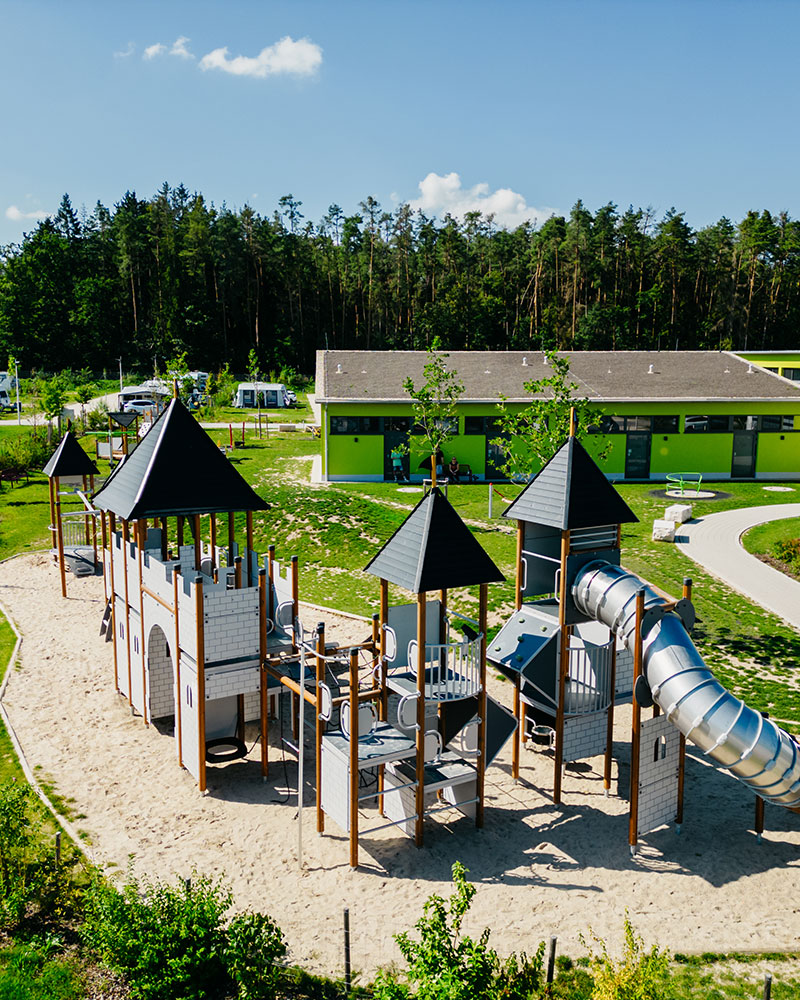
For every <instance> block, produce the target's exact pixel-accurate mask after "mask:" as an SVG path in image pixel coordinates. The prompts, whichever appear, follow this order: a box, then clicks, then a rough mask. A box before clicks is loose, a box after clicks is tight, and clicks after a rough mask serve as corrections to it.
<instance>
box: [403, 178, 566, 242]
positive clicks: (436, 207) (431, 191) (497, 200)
mask: <svg viewBox="0 0 800 1000" xmlns="http://www.w3.org/2000/svg"><path fill="white" fill-rule="evenodd" d="M419 190H420V197H419V198H415V199H414V200H412V202H411V207H412V208H413V209H414V210H416V209H422V211H423V212H424V213H425V214H426V215H438V216H443V215H445V214H446V213H447V212H449V213H450V215H452V216H454V217H455V218H463V216H464V215H466V213H467V212H480V213H481V214H483V215H493V216H494V220H495V222H496V223H497V224H498V225H499V226H505V227H507V228H509V229H513V228H514V227H516V226H519V225H521V224H522V223H523V222H533V223H536V224H537V225H538V224H541V223H542V222H544V221H545V220H546V219H549V218H550V216H551V215H553V214H555V209H552V208H534V207H533V206H532V205H528V204H527V202H526V201H525V196H524V195H521V194H517V192H516V191H512V190H511V189H510V188H497V190H495V191H490V190H489V185H488V184H486V183H485V182H483V183H480V184H475V185H473V187H471V188H464V187H462V186H461V176H460V175H459V174H457V173H455V172H452V173H449V174H444V175H441V174H437V173H434V172H433V171H431V173H429V174H428V176H427V177H426V178H425V179H424V180H421V181H420V182H419Z"/></svg>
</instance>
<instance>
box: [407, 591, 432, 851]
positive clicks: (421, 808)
mask: <svg viewBox="0 0 800 1000" xmlns="http://www.w3.org/2000/svg"><path fill="white" fill-rule="evenodd" d="M427 610H428V606H427V594H426V593H425V591H422V593H420V594H417V735H416V749H417V759H416V779H417V794H416V812H417V818H416V821H415V824H414V843H415V844H416V845H417V847H422V824H423V820H424V816H425V652H426V650H425V636H426V629H427V622H426V613H427ZM409 666H411V664H409Z"/></svg>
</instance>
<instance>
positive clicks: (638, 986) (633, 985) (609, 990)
mask: <svg viewBox="0 0 800 1000" xmlns="http://www.w3.org/2000/svg"><path fill="white" fill-rule="evenodd" d="M624 927H625V944H624V946H623V950H622V958H621V959H620V960H619V961H615V960H614V959H613V958H612V957H611V956H610V955H609V954H608V949H607V948H606V944H605V942H604V941H602V940H601V939H600V938H598V937H597V936H595V935H592V939H593V941H594V942H595V944H596V945H598V946H599V949H600V951H599V954H597V955H592V972H593V974H594V992H593V993H592V1000H669V997H670V996H671V995H672V994H671V991H670V990H669V984H668V980H669V953H668V952H666V951H660V950H659V949H658V947H656V945H653V946H652V947H651V948H650V949H649V950H645V946H644V941H643V939H642V938H641V937H640V936H639V935H638V934H637V933H636V932H635V931H634V929H633V925H632V924H631V922H630V919H629V918H628V914H627V913H626V914H625V924H624Z"/></svg>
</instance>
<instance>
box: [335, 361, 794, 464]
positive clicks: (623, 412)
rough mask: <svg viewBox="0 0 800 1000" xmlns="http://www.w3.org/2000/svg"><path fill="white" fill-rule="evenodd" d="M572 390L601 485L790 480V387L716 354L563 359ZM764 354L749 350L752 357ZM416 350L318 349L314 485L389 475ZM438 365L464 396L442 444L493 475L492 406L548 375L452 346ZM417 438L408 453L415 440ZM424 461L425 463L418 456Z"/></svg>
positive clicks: (416, 375) (756, 367) (527, 364)
mask: <svg viewBox="0 0 800 1000" xmlns="http://www.w3.org/2000/svg"><path fill="white" fill-rule="evenodd" d="M563 356H564V357H568V358H569V361H570V378H571V380H572V381H573V382H574V383H576V384H577V387H578V388H577V389H576V390H575V393H576V395H577V396H584V397H586V398H587V399H588V400H590V402H592V403H593V404H594V405H596V406H597V407H598V409H599V410H600V411H601V413H602V414H603V419H602V420H601V421H600V422H599V426H598V433H597V434H590V435H589V436H588V437H587V438H586V439H585V442H584V443H585V445H586V447H587V450H588V451H589V452H590V453H592V454H593V455H594V456H597V454H598V452H600V451H601V450H603V449H607V453H606V456H605V458H604V459H603V460H602V462H601V467H602V468H603V469H604V471H605V473H606V475H607V476H608V477H609V479H612V480H662V481H663V480H665V479H666V477H667V475H668V474H671V473H680V472H699V473H702V474H703V476H704V477H708V478H712V479H789V480H793V479H800V382H795V381H793V380H791V379H789V378H784V377H782V376H780V375H778V374H775V373H773V372H769V371H767V370H765V368H763V367H760V364H761V362H760V361H759V362H756V361H752V362H751V361H749V360H747V359H745V358H742V357H741V356H739V355H736V354H732V353H730V352H727V351H661V352H655V351H575V352H571V353H570V352H565V353H564V354H563ZM763 357H765V355H763V354H760V355H759V358H763ZM427 360H428V355H427V353H426V352H424V351H318V352H317V373H316V403H317V404H318V406H319V410H320V413H321V425H322V470H321V471H322V480H323V481H331V480H344V481H351V482H358V481H361V482H368V481H373V482H374V481H380V480H384V479H386V480H393V479H396V478H398V475H399V474H401V473H400V467H401V460H399V458H398V453H399V451H401V450H402V446H403V445H405V444H407V443H408V441H409V432H412V431H413V426H412V423H413V418H412V407H411V399H410V398H409V396H408V394H407V393H406V392H405V390H404V389H403V381H404V379H405V378H406V377H408V376H411V378H412V379H413V380H414V383H415V385H417V386H420V385H421V384H422V383H423V382H424V376H423V372H422V370H423V366H424V365H425V363H426V361H427ZM447 364H448V367H450V368H451V369H452V370H454V371H455V372H457V373H458V377H459V379H460V381H461V382H462V383H463V384H464V388H465V391H464V393H463V395H462V396H461V398H460V401H459V403H458V408H457V409H458V416H457V418H456V420H455V422H454V428H453V429H454V431H455V435H454V437H453V438H452V440H451V441H450V442H449V443H448V444H447V446H446V447H445V449H444V459H445V464H446V463H447V462H448V461H449V459H450V458H451V457H452V456H453V455H455V456H456V457H457V459H458V462H459V463H460V465H461V466H462V467H463V466H468V467H469V470H470V471H471V473H472V475H473V476H474V477H475V478H476V479H478V480H481V481H491V480H500V479H502V478H503V477H502V474H501V473H500V472H499V470H498V468H497V466H498V463H500V462H501V461H502V453H501V452H499V451H498V448H497V446H496V445H495V444H493V443H492V441H493V439H495V438H496V437H497V436H498V431H497V429H496V424H495V421H496V418H497V403H498V401H499V400H500V399H501V398H505V399H506V400H507V405H508V406H509V408H510V409H513V407H514V406H518V407H522V406H523V405H524V404H525V402H526V401H527V400H528V399H529V398H530V397H529V396H528V394H527V393H526V391H525V389H524V383H526V382H528V381H531V380H538V379H540V378H542V377H543V376H546V375H548V373H549V371H550V369H549V367H548V365H547V359H546V356H545V355H544V354H543V353H542V352H540V351H528V352H521V351H452V352H450V353H449V355H448V360H447ZM415 440H419V441H420V446H419V447H417V446H416V445H415ZM411 442H412V444H411V449H410V452H409V453H407V454H404V455H403V457H402V475H403V476H407V477H408V478H410V479H411V480H412V481H418V480H421V479H422V478H423V476H426V475H429V474H430V472H429V468H428V470H427V471H426V469H425V468H423V467H421V463H422V462H423V461H424V460H425V458H426V457H427V456H426V454H425V451H424V448H423V447H422V438H421V437H420V438H417V437H416V435H414V434H413V433H412V434H411ZM428 461H429V459H428Z"/></svg>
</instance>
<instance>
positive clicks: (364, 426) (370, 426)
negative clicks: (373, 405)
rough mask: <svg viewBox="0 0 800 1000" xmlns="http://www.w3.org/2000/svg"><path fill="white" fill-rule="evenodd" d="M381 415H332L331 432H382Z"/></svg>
mask: <svg viewBox="0 0 800 1000" xmlns="http://www.w3.org/2000/svg"><path fill="white" fill-rule="evenodd" d="M382 433H383V431H382V428H381V418H380V417H331V434H382Z"/></svg>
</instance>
